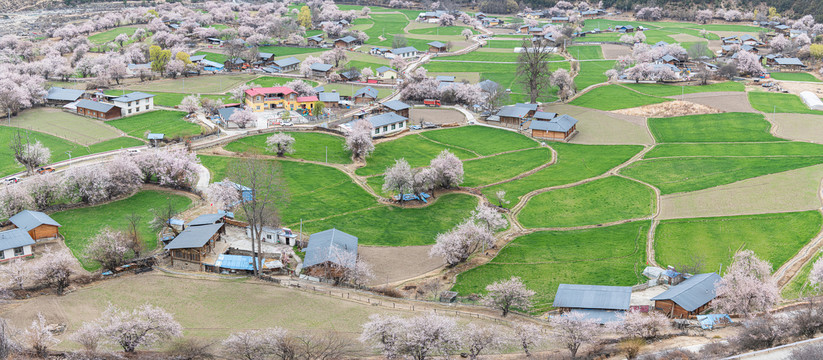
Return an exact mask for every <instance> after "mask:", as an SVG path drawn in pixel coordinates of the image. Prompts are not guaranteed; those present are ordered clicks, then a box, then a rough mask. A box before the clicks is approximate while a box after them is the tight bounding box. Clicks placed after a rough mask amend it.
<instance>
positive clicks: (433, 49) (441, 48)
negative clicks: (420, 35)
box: [426, 41, 449, 53]
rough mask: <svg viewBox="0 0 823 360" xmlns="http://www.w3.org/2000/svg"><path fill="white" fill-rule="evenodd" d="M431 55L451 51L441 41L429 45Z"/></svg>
mask: <svg viewBox="0 0 823 360" xmlns="http://www.w3.org/2000/svg"><path fill="white" fill-rule="evenodd" d="M426 45H428V46H429V52H430V53H441V52H447V51H449V49H448V46H447V45H446V44H444V43H442V42H440V41H432V42H430V43H428V44H426Z"/></svg>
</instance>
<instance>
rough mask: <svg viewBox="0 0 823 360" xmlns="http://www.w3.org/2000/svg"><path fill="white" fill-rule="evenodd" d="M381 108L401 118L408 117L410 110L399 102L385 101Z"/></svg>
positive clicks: (406, 105)
mask: <svg viewBox="0 0 823 360" xmlns="http://www.w3.org/2000/svg"><path fill="white" fill-rule="evenodd" d="M382 106H383V108H384V109H385V110H386V111H391V112H394V113H395V114H397V115H400V116H403V117H407V118H408V117H409V109H411V106H409V104H406V103H404V102H402V101H400V100H391V101H386V102H384V103H383V104H382Z"/></svg>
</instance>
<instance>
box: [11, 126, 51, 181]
mask: <svg viewBox="0 0 823 360" xmlns="http://www.w3.org/2000/svg"><path fill="white" fill-rule="evenodd" d="M9 147H10V148H11V150H12V154H13V155H14V159H15V160H17V162H18V163H20V165H23V166H25V167H26V173H27V174H29V175H31V174H32V173H34V170H35V169H37V167H39V166H41V165H43V164H47V163H49V161H51V150H49V148H47V147H45V146H44V145H43V143H41V142H40V140H35V141H34V142H31V141H29V139H28V136H26V139H23V136H22V135H21V134H20V132H19V131H18V132H17V133H15V135H14V137H13V138H12V141H11V144H10V145H9Z"/></svg>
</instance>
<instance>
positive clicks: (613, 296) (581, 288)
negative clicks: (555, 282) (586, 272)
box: [553, 284, 632, 310]
mask: <svg viewBox="0 0 823 360" xmlns="http://www.w3.org/2000/svg"><path fill="white" fill-rule="evenodd" d="M631 299H632V288H631V286H603V285H575V284H560V285H559V286H558V287H557V294H555V296H554V303H553V306H554V307H559V308H578V309H604V310H628V309H629V305H630V304H631Z"/></svg>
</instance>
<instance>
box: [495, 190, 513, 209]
mask: <svg viewBox="0 0 823 360" xmlns="http://www.w3.org/2000/svg"><path fill="white" fill-rule="evenodd" d="M494 200H495V201H497V206H499V207H503V205H504V204H508V203H510V202H511V201H509V200H506V190H497V191H496V192H495V193H494Z"/></svg>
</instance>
